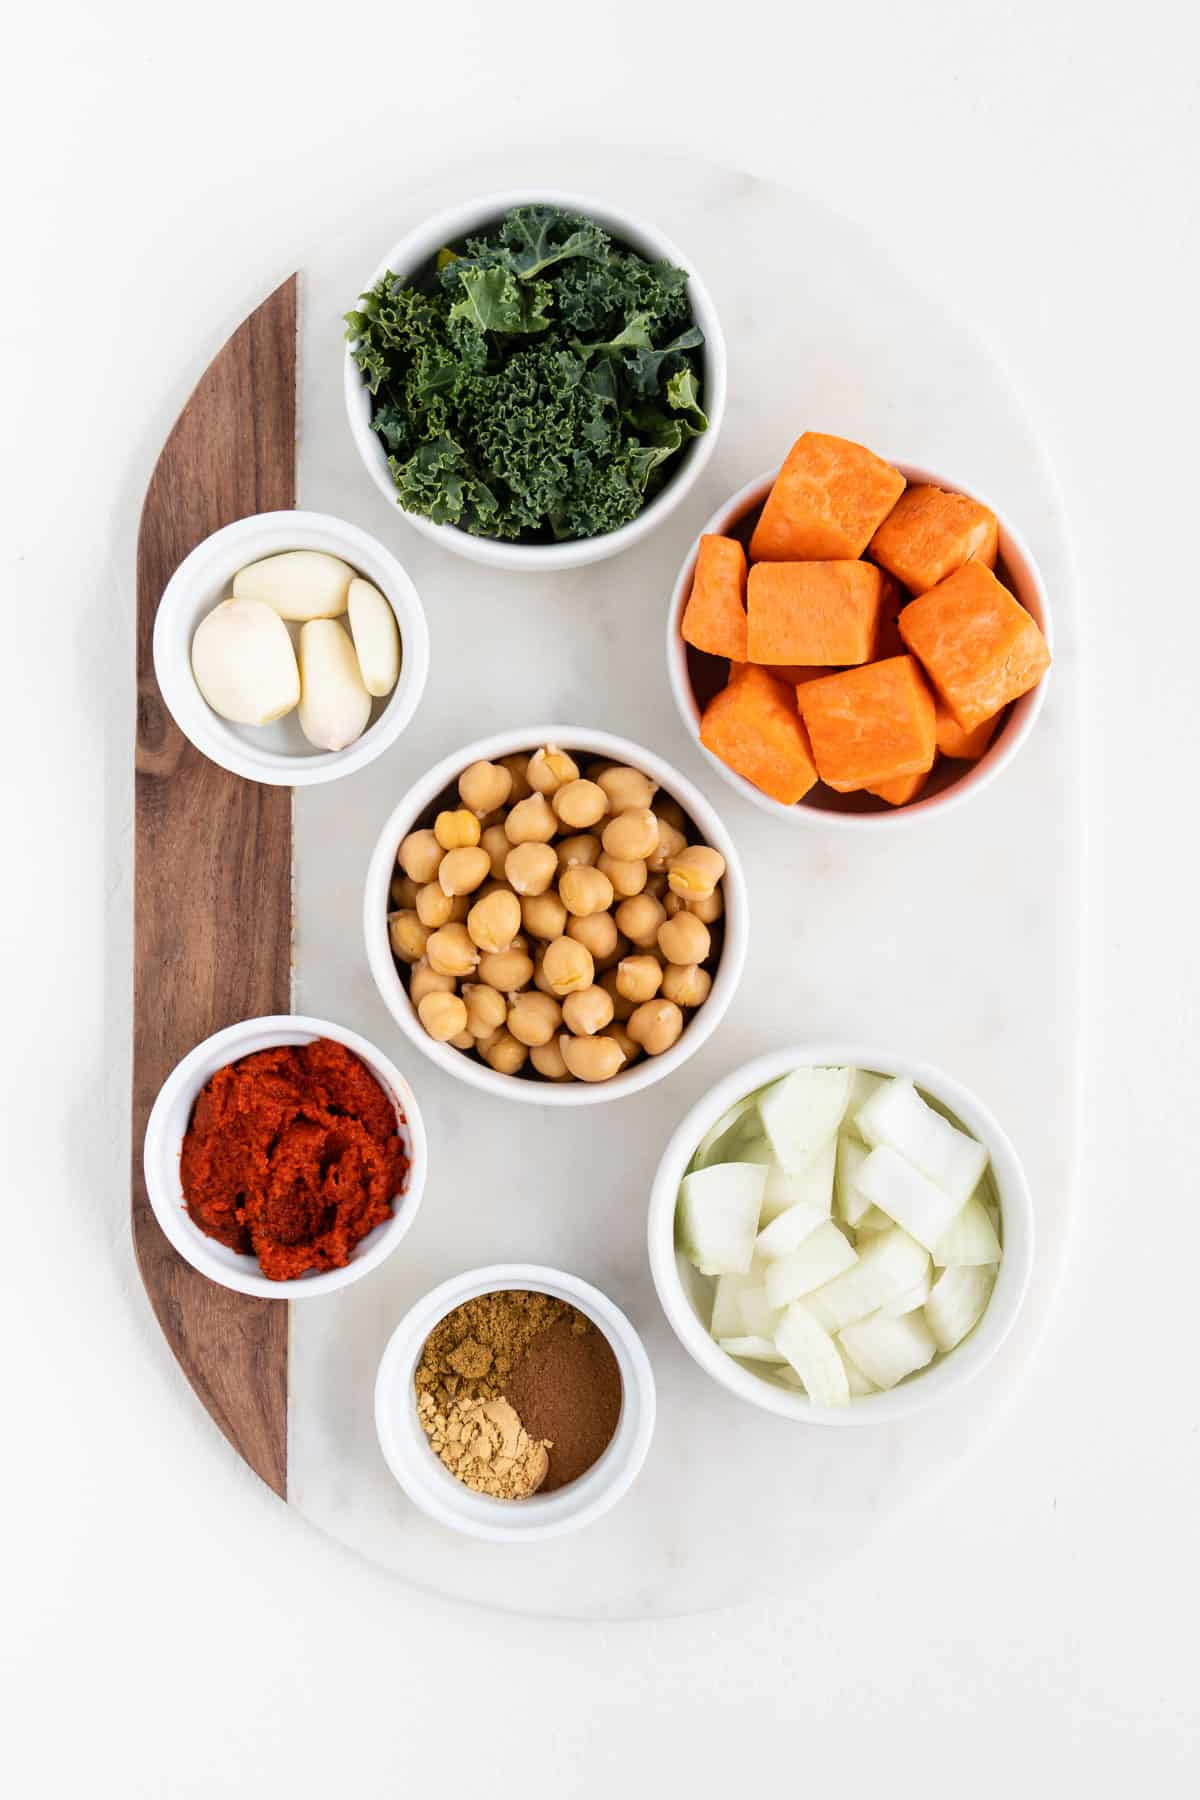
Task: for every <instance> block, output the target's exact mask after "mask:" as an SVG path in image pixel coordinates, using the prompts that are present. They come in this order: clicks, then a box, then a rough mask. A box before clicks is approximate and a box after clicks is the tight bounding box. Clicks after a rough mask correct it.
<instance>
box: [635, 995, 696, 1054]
mask: <svg viewBox="0 0 1200 1800" xmlns="http://www.w3.org/2000/svg"><path fill="white" fill-rule="evenodd" d="M682 1030H683V1014H682V1013H681V1012H680V1010H679V1008H678V1007H677V1006H676V1004H675V1002H674V1001H673V1000H647V1001H646V1002H645V1004H644V1005H642V1006H639V1007H637V1008H636V1009H635V1010H634V1011H633V1012H632V1013H630V1015H629V1035H630V1037H631V1038H632V1039H633V1041H634V1043H635V1044H640V1045H641V1046H642V1049H643V1050H644V1051H645V1052H646V1055H647V1056H661V1055H662V1053H663V1051H664V1050H669V1049H670V1048H671V1045H672V1044H673V1043H675V1042H676V1040H677V1039H678V1037H679V1034H680V1032H681V1031H682Z"/></svg>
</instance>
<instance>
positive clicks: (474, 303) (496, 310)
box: [450, 266, 551, 337]
mask: <svg viewBox="0 0 1200 1800" xmlns="http://www.w3.org/2000/svg"><path fill="white" fill-rule="evenodd" d="M456 286H457V288H458V289H459V298H458V299H457V300H456V301H455V302H454V304H453V306H452V307H451V308H450V318H451V320H458V319H461V320H462V321H463V323H464V324H465V325H468V326H470V327H471V328H472V329H473V330H475V331H495V332H499V333H502V334H504V335H506V336H509V337H518V336H520V335H522V334H523V333H525V332H531V331H545V329H546V327H547V326H548V325H549V324H550V323H551V319H550V314H549V312H548V311H547V310H546V309H547V307H548V306H549V304H550V298H551V290H550V283H549V282H548V281H535V282H534V284H533V286H532V287H518V285H517V279H516V276H515V275H513V274H512V273H511V271H510V270H508V269H472V268H462V267H461V266H460V267H459V268H458V269H457V270H456Z"/></svg>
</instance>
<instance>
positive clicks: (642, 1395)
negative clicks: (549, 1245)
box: [374, 1263, 656, 1543]
mask: <svg viewBox="0 0 1200 1800" xmlns="http://www.w3.org/2000/svg"><path fill="white" fill-rule="evenodd" d="M506 1288H530V1289H533V1290H535V1291H537V1292H541V1293H548V1294H550V1295H551V1296H552V1297H554V1298H557V1299H562V1300H566V1301H567V1302H568V1304H569V1305H572V1306H576V1307H578V1309H579V1311H580V1312H582V1313H585V1314H586V1315H587V1316H588V1317H589V1318H590V1319H591V1320H592V1323H593V1324H594V1325H595V1326H596V1327H597V1329H598V1330H600V1331H602V1332H603V1333H604V1336H605V1337H606V1338H607V1340H608V1342H609V1344H610V1345H611V1346H612V1351H613V1354H614V1356H615V1357H616V1359H617V1366H618V1368H619V1369H620V1372H621V1384H622V1400H621V1414H620V1417H619V1419H618V1421H617V1429H616V1431H615V1432H614V1434H613V1436H612V1438H611V1440H610V1441H609V1443H608V1445H607V1446H606V1447H605V1449H604V1451H603V1452H602V1454H601V1455H600V1457H599V1458H598V1459H597V1461H596V1462H594V1463H593V1464H592V1467H591V1468H590V1469H587V1470H585V1471H584V1473H583V1474H582V1475H581V1476H579V1478H578V1479H577V1480H576V1481H573V1482H571V1483H569V1484H568V1486H566V1487H564V1488H559V1489H556V1490H555V1491H554V1492H553V1493H551V1494H545V1495H538V1494H534V1495H532V1496H531V1497H530V1498H529V1499H528V1500H524V1501H521V1502H520V1503H519V1507H520V1510H519V1512H514V1510H513V1508H514V1504H516V1503H514V1502H513V1501H511V1500H496V1499H494V1498H492V1496H491V1495H488V1494H477V1493H475V1492H474V1491H473V1490H472V1489H471V1488H468V1487H467V1486H466V1485H465V1484H464V1483H463V1482H461V1481H459V1480H458V1479H457V1478H456V1477H455V1476H453V1475H451V1474H450V1472H449V1470H447V1469H445V1468H444V1467H443V1466H442V1464H441V1462H440V1461H439V1459H438V1457H437V1456H436V1455H435V1453H434V1451H433V1450H432V1449H431V1447H430V1445H429V1442H428V1440H427V1438H426V1437H425V1434H424V1431H423V1430H422V1429H421V1425H420V1422H419V1420H418V1419H417V1415H416V1399H415V1394H414V1391H413V1385H412V1377H413V1373H414V1371H415V1369H416V1366H417V1363H418V1361H419V1359H420V1355H421V1351H422V1348H423V1347H424V1344H425V1340H426V1338H427V1337H428V1336H429V1333H430V1332H431V1331H432V1330H433V1328H434V1326H435V1325H436V1324H438V1322H439V1321H440V1320H441V1319H444V1318H445V1317H446V1315H447V1313H450V1312H453V1310H454V1308H455V1307H456V1306H461V1305H463V1304H464V1302H465V1301H467V1300H471V1299H474V1298H476V1297H477V1296H478V1295H480V1294H489V1293H497V1292H499V1291H501V1290H503V1289H506ZM401 1386H403V1388H404V1389H405V1390H406V1397H407V1404H406V1405H403V1409H402V1410H401V1407H400V1406H398V1405H397V1400H398V1390H399V1389H400V1388H401ZM374 1413H375V1430H376V1435H377V1437H378V1439H379V1448H380V1450H381V1452H382V1454H383V1458H384V1461H385V1462H386V1463H387V1466H388V1468H389V1469H390V1471H391V1473H392V1475H393V1476H394V1477H395V1479H396V1481H397V1482H398V1484H399V1485H400V1487H401V1488H402V1489H403V1490H404V1492H405V1494H406V1495H407V1496H408V1498H409V1499H410V1500H411V1501H412V1503H413V1505H414V1506H416V1507H418V1508H419V1510H420V1511H421V1512H423V1513H425V1514H426V1515H427V1517H429V1518H432V1519H435V1520H437V1521H438V1523H439V1524H442V1525H447V1526H449V1527H450V1528H451V1529H452V1530H456V1531H461V1532H464V1533H466V1534H467V1535H468V1536H470V1537H476V1538H481V1539H484V1540H486V1541H488V1542H491V1543H516V1542H527V1543H528V1542H542V1541H544V1540H546V1539H548V1538H553V1537H561V1536H563V1535H564V1534H565V1533H567V1532H570V1531H577V1530H579V1529H580V1528H581V1527H582V1526H584V1525H588V1524H591V1523H592V1521H593V1520H595V1519H598V1518H599V1517H600V1516H601V1515H602V1514H603V1513H606V1512H607V1511H608V1510H609V1508H610V1507H612V1506H615V1505H616V1503H617V1501H618V1500H620V1499H621V1498H622V1497H623V1496H624V1495H625V1494H626V1493H627V1492H628V1490H629V1488H630V1487H631V1486H632V1484H633V1482H634V1480H635V1479H636V1477H637V1475H638V1474H639V1472H640V1470H641V1468H642V1465H643V1463H644V1462H645V1460H646V1455H647V1453H648V1451H649V1448H650V1442H651V1439H652V1438H653V1435H654V1422H655V1414H656V1391H655V1382H654V1371H653V1368H652V1366H651V1363H650V1358H649V1356H648V1355H647V1353H646V1348H645V1346H644V1344H643V1343H642V1340H641V1337H640V1336H639V1334H638V1332H637V1330H636V1329H635V1327H634V1326H633V1324H632V1323H631V1321H630V1320H629V1318H628V1317H627V1316H626V1314H625V1313H624V1312H622V1310H621V1308H620V1307H619V1306H617V1305H616V1303H615V1302H614V1301H612V1300H610V1299H609V1298H608V1296H607V1294H604V1293H602V1292H601V1291H600V1289H599V1288H597V1287H594V1286H592V1284H591V1283H590V1282H587V1281H584V1280H583V1279H582V1278H581V1277H580V1276H578V1275H572V1274H570V1273H568V1272H567V1271H566V1270H564V1269H554V1268H550V1267H548V1266H546V1265H543V1264H540V1263H492V1264H489V1265H487V1266H485V1267H482V1268H477V1269H467V1270H465V1271H464V1272H463V1273H462V1274H460V1275H452V1276H451V1277H450V1278H449V1279H448V1280H446V1281H443V1282H441V1283H440V1284H439V1285H438V1286H437V1287H436V1288H433V1289H431V1290H430V1291H429V1292H428V1293H427V1294H424V1295H423V1296H422V1297H421V1299H419V1300H417V1301H415V1302H414V1304H413V1305H412V1306H411V1307H409V1309H408V1311H407V1312H406V1313H405V1314H404V1316H403V1317H402V1318H401V1320H400V1322H399V1324H398V1325H397V1326H396V1327H395V1329H394V1331H393V1332H392V1334H391V1336H390V1337H389V1339H388V1342H387V1345H386V1347H385V1349H384V1352H383V1355H382V1357H381V1358H380V1362H379V1368H378V1372H377V1374H376V1377H375V1395H374Z"/></svg>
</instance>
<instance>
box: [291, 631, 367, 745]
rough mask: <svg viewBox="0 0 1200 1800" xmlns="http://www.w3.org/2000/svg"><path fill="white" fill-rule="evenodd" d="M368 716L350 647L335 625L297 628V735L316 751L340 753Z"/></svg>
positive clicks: (351, 645)
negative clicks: (298, 674) (305, 739)
mask: <svg viewBox="0 0 1200 1800" xmlns="http://www.w3.org/2000/svg"><path fill="white" fill-rule="evenodd" d="M284 629H285V630H286V627H285V628H284ZM370 716H371V696H370V694H368V692H367V690H366V688H365V687H364V686H363V679H362V676H361V674H360V673H359V668H358V658H357V656H355V654H354V645H353V644H352V643H351V642H350V639H349V638H348V637H347V636H346V633H345V631H344V630H343V629H342V627H341V626H340V625H339V624H338V622H337V620H336V619H309V620H308V621H307V622H306V623H305V624H303V625H302V626H301V627H300V729H301V731H303V733H304V735H305V737H306V738H307V739H308V741H309V743H310V744H313V745H315V746H316V748H317V749H318V750H344V749H345V748H346V745H347V744H352V743H353V742H354V740H355V738H357V737H361V736H362V734H363V731H364V730H365V728H366V724H367V720H368V719H369V718H370Z"/></svg>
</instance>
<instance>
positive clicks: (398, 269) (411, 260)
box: [342, 187, 729, 573]
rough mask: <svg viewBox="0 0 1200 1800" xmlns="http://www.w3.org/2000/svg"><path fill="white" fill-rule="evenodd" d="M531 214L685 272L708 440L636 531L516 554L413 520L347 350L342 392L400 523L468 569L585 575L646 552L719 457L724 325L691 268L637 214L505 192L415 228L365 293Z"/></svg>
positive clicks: (527, 190)
mask: <svg viewBox="0 0 1200 1800" xmlns="http://www.w3.org/2000/svg"><path fill="white" fill-rule="evenodd" d="M532 205H544V206H558V207H561V208H562V209H563V210H564V211H566V212H578V213H582V214H584V215H586V216H587V217H589V218H592V219H594V220H596V222H597V223H598V224H600V225H601V226H603V227H604V228H605V229H606V230H609V231H612V232H613V234H614V235H616V236H619V237H621V238H622V239H623V240H624V241H625V242H626V243H628V244H629V245H630V246H631V247H632V248H633V249H635V250H638V251H639V252H640V253H641V254H643V255H644V254H647V253H652V254H653V256H654V257H655V259H656V260H659V261H666V262H671V263H673V264H674V265H675V266H676V267H677V268H681V269H685V270H686V271H687V276H688V298H689V302H690V305H691V310H692V317H693V319H694V320H695V322H696V324H698V325H699V326H700V328H701V330H702V331H703V332H704V340H705V342H704V350H705V371H704V395H703V398H704V402H705V410H706V412H707V416H708V429H707V431H705V432H704V433H703V435H702V436H700V437H698V438H693V439H692V440H691V442H690V443H689V444H688V446H687V447H686V449H685V450H684V453H683V455H682V457H681V458H680V460H679V462H678V464H677V465H676V468H675V469H674V471H673V472H672V474H671V476H670V478H669V479H668V481H667V483H666V485H665V486H664V487H663V488H662V489H661V490H660V491H659V493H657V494H656V495H655V496H654V498H653V499H652V500H651V501H650V502H649V503H648V504H647V505H646V506H644V507H643V508H642V510H641V512H639V513H638V514H637V516H636V517H635V518H633V519H631V520H630V521H629V523H628V524H626V525H621V526H619V527H618V528H617V529H616V530H615V531H606V532H600V533H599V534H597V535H596V536H595V537H590V538H574V539H571V540H569V541H566V542H564V543H561V544H513V543H508V542H506V541H504V540H502V539H497V538H485V537H475V536H473V535H472V534H471V533H470V532H467V531H463V530H461V529H460V528H459V527H458V526H456V525H436V524H434V522H433V520H432V519H427V518H425V517H423V516H422V515H421V514H419V513H410V512H406V511H405V510H404V509H403V508H402V507H400V506H399V505H398V502H397V499H396V489H395V485H394V483H393V481H392V478H391V475H390V474H389V472H388V467H387V459H386V456H385V454H384V451H383V447H382V445H381V444H380V442H379V438H378V436H377V434H376V433H375V432H373V431H372V430H371V426H370V418H371V397H370V395H369V394H368V392H367V389H366V387H365V386H364V384H363V380H362V375H361V372H360V370H359V368H358V365H357V364H356V363H355V361H354V358H353V356H352V354H351V349H350V345H349V343H347V344H346V345H345V347H344V350H343V357H342V362H343V371H342V390H343V397H344V399H345V404H346V415H347V418H348V420H349V424H350V433H351V436H352V438H353V440H354V446H355V449H356V450H357V452H358V455H359V458H360V460H361V462H362V464H363V466H364V468H365V469H366V471H367V473H368V475H369V476H370V478H371V480H372V482H373V483H374V485H375V487H376V488H377V489H378V491H379V493H380V494H381V495H382V496H383V498H384V499H385V500H386V501H387V502H388V505H389V507H390V508H391V510H392V513H393V515H397V514H398V516H399V517H400V518H402V519H403V520H404V521H405V522H406V523H407V524H409V525H411V526H412V527H413V529H414V530H416V531H419V532H420V533H421V534H422V536H424V537H427V538H428V539H429V540H430V541H431V542H432V543H436V544H440V545H442V547H443V548H444V549H447V550H450V551H452V552H453V553H454V554H455V555H458V556H463V557H465V558H466V559H467V560H468V561H470V562H479V563H485V564H487V565H489V566H490V567H492V568H507V569H520V570H523V571H525V572H526V573H536V572H539V571H545V572H549V571H551V570H557V569H573V568H580V567H582V566H584V565H585V564H587V563H592V562H599V561H601V560H603V559H604V558H605V557H608V556H615V555H617V554H618V553H619V552H620V551H622V550H625V549H628V548H629V547H630V545H632V544H635V543H637V542H639V541H640V539H642V538H643V537H645V536H646V534H647V533H648V532H650V531H652V530H653V529H654V528H655V526H656V525H658V524H659V523H660V522H661V521H662V520H663V519H665V518H667V517H668V515H669V514H670V513H672V512H673V511H674V510H675V508H676V507H677V506H678V505H679V504H680V502H681V501H682V500H683V499H684V497H685V495H686V494H687V493H688V492H690V490H691V489H692V487H693V486H694V485H695V483H696V481H697V480H698V479H699V477H700V475H701V474H702V473H703V471H704V469H705V468H706V467H707V465H708V463H709V461H710V459H711V457H712V455H713V452H714V451H715V449H716V445H717V439H718V437H719V435H720V430H721V425H722V423H723V421H724V417H725V403H726V398H727V393H728V370H729V364H728V355H727V351H726V347H725V336H724V332H723V331H722V328H721V322H720V317H719V315H718V313H717V309H716V306H715V305H714V303H713V299H712V295H711V294H710V293H709V290H708V287H707V285H706V283H705V281H704V279H703V277H702V276H701V275H700V273H699V271H698V269H697V267H696V264H695V262H694V261H693V260H692V258H691V257H689V256H687V255H686V254H685V253H684V252H683V251H682V250H681V249H680V248H679V247H678V245H677V244H676V243H675V242H674V240H673V239H671V238H669V237H668V236H667V235H666V233H665V232H663V231H661V230H660V229H659V228H658V226H657V225H654V224H652V223H651V222H650V221H648V220H646V219H643V218H642V217H641V216H640V215H639V214H637V213H633V212H630V211H629V210H628V209H627V208H625V207H621V206H616V205H613V204H612V203H611V202H609V201H607V200H602V199H599V198H597V197H596V196H595V195H590V194H582V193H579V192H577V191H575V190H573V189H565V188H555V187H545V188H543V187H520V188H511V189H503V188H502V189H497V190H496V191H494V192H489V193H487V194H482V195H479V196H477V197H476V198H474V199H470V200H461V201H458V202H456V203H455V204H454V205H452V206H447V207H443V208H442V209H441V210H440V211H439V212H436V213H433V214H432V215H431V216H429V217H428V218H426V219H424V220H423V221H422V222H421V223H420V224H418V225H415V226H414V227H413V228H412V230H411V231H408V232H406V233H405V234H404V236H403V237H402V238H400V240H399V241H398V242H397V243H396V244H394V245H393V246H392V248H391V250H390V251H389V252H388V254H387V255H386V256H385V257H383V258H382V260H381V261H380V262H379V264H378V265H377V267H376V269H375V271H374V273H373V274H372V275H371V277H370V279H369V280H368V281H367V282H365V283H364V284H363V288H362V290H361V291H362V292H363V293H366V292H368V291H369V290H370V289H371V288H372V287H374V285H375V283H376V282H377V281H379V280H380V279H381V278H382V277H383V276H384V275H386V274H388V273H389V272H391V273H392V274H395V275H410V274H412V272H413V271H414V270H415V269H417V268H419V267H420V265H421V264H422V263H424V262H425V261H427V260H428V258H429V257H430V256H431V255H432V254H434V253H435V251H436V250H437V249H438V248H440V247H441V246H442V245H443V244H447V243H451V242H453V241H454V240H455V239H456V238H461V237H462V236H464V235H465V234H466V233H467V232H469V231H471V230H472V229H473V228H477V227H479V226H482V225H485V224H487V223H488V222H490V221H491V220H494V219H496V218H498V217H500V216H502V215H503V214H504V213H506V212H508V211H510V210H511V209H512V208H513V207H515V206H532Z"/></svg>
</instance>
